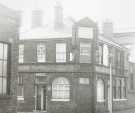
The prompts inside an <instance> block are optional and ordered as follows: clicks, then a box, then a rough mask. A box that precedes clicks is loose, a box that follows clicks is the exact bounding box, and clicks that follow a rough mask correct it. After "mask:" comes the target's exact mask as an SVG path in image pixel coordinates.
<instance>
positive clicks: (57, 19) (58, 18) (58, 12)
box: [54, 2, 64, 29]
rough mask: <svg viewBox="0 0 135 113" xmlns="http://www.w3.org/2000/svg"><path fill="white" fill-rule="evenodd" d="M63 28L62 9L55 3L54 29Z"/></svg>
mask: <svg viewBox="0 0 135 113" xmlns="http://www.w3.org/2000/svg"><path fill="white" fill-rule="evenodd" d="M63 26H64V24H63V8H62V5H61V4H60V3H59V2H57V3H56V5H55V7H54V27H55V29H61V28H63Z"/></svg>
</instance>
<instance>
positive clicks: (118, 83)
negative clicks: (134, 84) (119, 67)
mask: <svg viewBox="0 0 135 113" xmlns="http://www.w3.org/2000/svg"><path fill="white" fill-rule="evenodd" d="M113 98H114V99H126V78H115V79H114V80H113Z"/></svg>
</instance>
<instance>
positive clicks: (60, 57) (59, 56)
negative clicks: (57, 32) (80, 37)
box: [56, 43, 66, 62]
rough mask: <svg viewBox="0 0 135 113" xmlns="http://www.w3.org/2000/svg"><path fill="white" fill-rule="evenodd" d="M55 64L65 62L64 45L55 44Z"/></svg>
mask: <svg viewBox="0 0 135 113" xmlns="http://www.w3.org/2000/svg"><path fill="white" fill-rule="evenodd" d="M56 62H66V44H65V43H57V44H56Z"/></svg>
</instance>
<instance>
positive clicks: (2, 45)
mask: <svg viewBox="0 0 135 113" xmlns="http://www.w3.org/2000/svg"><path fill="white" fill-rule="evenodd" d="M18 27H19V15H18V14H17V12H15V11H13V10H11V9H8V8H7V7H5V6H3V5H1V4H0V113H16V110H17V109H16V106H17V99H16V95H17V88H16V87H17V84H16V83H17V82H16V77H17V62H16V61H17V59H18V58H17V56H18V54H17V51H18V49H17V41H18V38H19V37H18V36H19V35H18Z"/></svg>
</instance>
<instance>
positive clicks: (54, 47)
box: [17, 18, 128, 113]
mask: <svg viewBox="0 0 135 113" xmlns="http://www.w3.org/2000/svg"><path fill="white" fill-rule="evenodd" d="M53 30H54V31H53ZM53 30H51V31H50V32H48V30H47V29H42V31H44V32H42V34H40V33H39V29H38V32H37V33H38V34H34V35H33V33H32V32H29V33H28V34H25V35H23V36H26V38H24V37H23V38H24V39H21V40H20V41H19V46H18V48H19V59H18V62H19V66H18V98H17V99H18V111H22V112H24V111H25V112H34V111H39V112H43V111H47V112H50V113H56V112H59V113H60V112H61V113H63V112H77V113H82V112H85V113H90V112H91V111H93V107H94V106H93V105H94V104H95V106H96V108H95V109H96V111H97V112H105V111H108V99H109V96H108V95H109V78H110V76H109V75H110V67H109V64H110V59H109V55H110V54H111V55H112V60H111V61H112V62H111V64H112V75H113V109H114V110H119V109H123V108H124V107H125V106H126V104H127V103H128V94H127V79H128V51H127V49H126V48H124V47H123V46H120V45H119V44H117V43H116V42H114V41H112V40H111V38H108V37H106V36H103V35H99V33H98V30H97V25H96V24H95V23H94V22H93V21H91V20H90V19H89V18H84V19H82V20H80V21H78V22H76V23H75V24H74V25H73V28H72V31H71V32H67V33H65V32H64V30H61V29H59V30H58V29H57V31H55V29H53ZM46 31H47V32H46ZM34 33H36V30H34ZM30 34H31V35H30ZM28 38H31V39H28ZM36 38H37V39H36ZM95 102H96V103H95Z"/></svg>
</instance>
